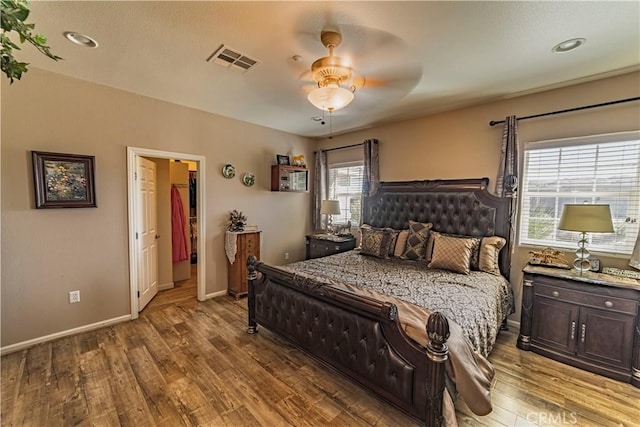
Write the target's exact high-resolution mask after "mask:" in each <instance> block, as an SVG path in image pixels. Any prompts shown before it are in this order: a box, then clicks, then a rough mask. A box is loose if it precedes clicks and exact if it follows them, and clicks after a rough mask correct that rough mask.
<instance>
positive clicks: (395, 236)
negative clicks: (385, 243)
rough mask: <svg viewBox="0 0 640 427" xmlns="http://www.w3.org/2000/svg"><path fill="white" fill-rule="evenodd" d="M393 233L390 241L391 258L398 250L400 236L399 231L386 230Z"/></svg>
mask: <svg viewBox="0 0 640 427" xmlns="http://www.w3.org/2000/svg"><path fill="white" fill-rule="evenodd" d="M385 230H388V231H389V233H391V240H390V241H389V257H392V256H394V252H395V250H396V243H397V242H398V236H399V235H400V231H399V230H394V229H393V228H385Z"/></svg>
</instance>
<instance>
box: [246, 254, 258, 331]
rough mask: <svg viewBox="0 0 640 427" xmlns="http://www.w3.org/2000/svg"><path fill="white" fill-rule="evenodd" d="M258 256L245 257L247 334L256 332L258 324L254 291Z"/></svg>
mask: <svg viewBox="0 0 640 427" xmlns="http://www.w3.org/2000/svg"><path fill="white" fill-rule="evenodd" d="M257 265H258V258H256V257H255V255H251V256H249V258H247V270H248V274H247V281H248V284H247V308H248V312H249V325H248V326H247V333H248V334H255V333H257V332H258V324H257V323H256V293H255V288H256V287H255V284H254V281H255V280H256V279H257V278H258V270H256V267H257Z"/></svg>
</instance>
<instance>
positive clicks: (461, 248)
mask: <svg viewBox="0 0 640 427" xmlns="http://www.w3.org/2000/svg"><path fill="white" fill-rule="evenodd" d="M472 246H473V239H463V238H460V237H449V236H445V235H442V234H437V235H436V236H435V237H434V242H433V256H432V258H431V262H430V263H429V267H430V268H439V269H442V270H450V271H455V272H456V273H462V274H469V272H470V269H469V261H470V259H471V248H472Z"/></svg>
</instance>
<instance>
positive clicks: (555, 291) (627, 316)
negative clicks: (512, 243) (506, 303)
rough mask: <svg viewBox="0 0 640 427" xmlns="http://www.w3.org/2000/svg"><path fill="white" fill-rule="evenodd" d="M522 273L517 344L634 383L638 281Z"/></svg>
mask: <svg viewBox="0 0 640 427" xmlns="http://www.w3.org/2000/svg"><path fill="white" fill-rule="evenodd" d="M523 272H524V277H523V287H522V316H521V320H520V335H519V337H518V344H517V346H518V348H520V349H522V350H531V351H534V352H536V353H539V354H541V355H543V356H546V357H549V358H551V359H554V360H557V361H559V362H563V363H566V364H568V365H572V366H575V367H578V368H581V369H584V370H587V371H590V372H594V373H596V374H600V375H604V376H606V377H610V378H614V379H617V380H620V381H624V382H630V383H631V384H632V385H634V386H636V387H640V321H639V317H640V316H639V314H638V313H639V310H638V307H639V304H640V282H639V281H637V280H635V279H629V278H624V277H616V276H611V275H607V274H602V273H592V272H585V273H583V274H580V273H579V272H577V271H575V270H560V269H554V268H548V267H539V266H531V265H527V266H526V267H525V268H524V270H523ZM634 341H635V343H634Z"/></svg>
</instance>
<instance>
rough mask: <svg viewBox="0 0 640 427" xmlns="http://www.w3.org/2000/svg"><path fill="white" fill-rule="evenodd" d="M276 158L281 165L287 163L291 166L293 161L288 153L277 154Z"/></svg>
mask: <svg viewBox="0 0 640 427" xmlns="http://www.w3.org/2000/svg"><path fill="white" fill-rule="evenodd" d="M276 160H277V161H278V164H279V165H287V166H289V165H290V164H291V162H290V160H289V156H286V155H282V154H276Z"/></svg>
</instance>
